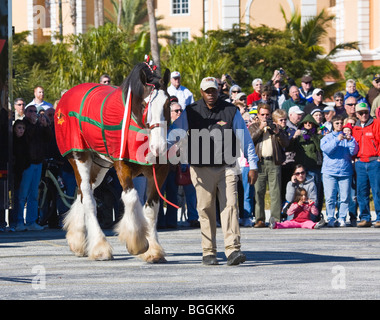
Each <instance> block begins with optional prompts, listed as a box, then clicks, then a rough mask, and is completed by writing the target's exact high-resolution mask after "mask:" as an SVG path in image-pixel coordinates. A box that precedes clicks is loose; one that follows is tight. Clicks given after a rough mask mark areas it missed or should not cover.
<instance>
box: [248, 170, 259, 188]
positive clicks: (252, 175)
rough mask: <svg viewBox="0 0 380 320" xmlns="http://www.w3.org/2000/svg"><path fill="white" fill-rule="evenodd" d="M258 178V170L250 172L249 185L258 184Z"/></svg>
mask: <svg viewBox="0 0 380 320" xmlns="http://www.w3.org/2000/svg"><path fill="white" fill-rule="evenodd" d="M257 176H258V173H257V170H249V171H248V182H249V184H251V185H252V184H255V183H256V180H257Z"/></svg>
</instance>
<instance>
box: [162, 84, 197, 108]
mask: <svg viewBox="0 0 380 320" xmlns="http://www.w3.org/2000/svg"><path fill="white" fill-rule="evenodd" d="M168 93H169V96H176V97H177V98H178V103H179V104H180V105H181V107H182V109H183V110H185V108H186V106H188V105H189V104H192V103H193V102H194V96H193V94H192V93H191V91H190V90H189V89H187V88H186V87H184V86H179V87H178V89H176V87H175V86H173V85H172V84H171V85H170V86H169V88H168Z"/></svg>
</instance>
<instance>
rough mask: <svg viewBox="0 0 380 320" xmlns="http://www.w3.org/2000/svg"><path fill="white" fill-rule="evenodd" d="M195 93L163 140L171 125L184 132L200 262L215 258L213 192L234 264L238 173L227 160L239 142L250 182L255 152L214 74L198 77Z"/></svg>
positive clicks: (241, 257)
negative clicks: (220, 92) (194, 198)
mask: <svg viewBox="0 0 380 320" xmlns="http://www.w3.org/2000/svg"><path fill="white" fill-rule="evenodd" d="M200 93H201V98H200V99H199V100H197V101H195V102H194V103H192V104H190V105H188V106H187V107H186V109H185V110H184V112H183V113H182V114H181V116H180V117H179V118H178V119H177V120H175V121H174V123H173V124H172V126H171V128H170V131H169V135H168V137H169V139H168V140H169V146H170V144H171V140H170V136H171V132H172V131H174V130H176V131H181V132H182V131H183V132H186V134H185V135H186V136H187V138H188V141H187V143H183V145H184V148H185V147H187V149H186V150H185V152H184V153H185V154H186V155H187V162H188V163H189V164H190V174H191V180H192V181H193V183H194V187H195V191H196V195H197V209H198V214H199V217H200V220H199V222H200V227H201V237H202V241H201V244H202V263H203V264H204V265H217V264H218V263H219V262H218V259H217V247H216V236H217V232H216V214H215V212H216V209H215V198H216V196H217V195H218V199H219V206H220V211H221V213H220V220H221V221H220V222H221V225H222V228H223V230H224V231H225V232H224V233H223V236H224V253H225V255H226V257H227V265H238V264H240V263H243V262H244V261H245V260H246V256H245V254H244V253H243V252H241V250H240V248H241V243H240V227H239V212H238V211H239V210H238V202H237V198H236V194H237V181H238V179H237V176H236V172H235V170H232V168H231V166H235V165H236V161H237V159H236V157H237V156H239V155H240V152H236V151H237V150H236V147H237V146H239V142H240V146H241V149H242V150H243V153H244V157H245V158H246V159H247V160H248V164H249V171H248V173H247V176H248V177H247V180H248V182H249V184H251V185H252V184H254V183H255V182H256V180H257V176H258V172H257V169H258V167H257V162H258V157H257V155H256V152H255V146H254V144H253V141H252V139H251V136H250V134H249V131H248V129H247V127H246V125H245V122H244V119H243V118H242V116H241V113H240V111H239V109H238V108H237V107H236V106H235V105H233V104H231V103H229V102H227V101H225V100H223V99H220V98H219V97H218V82H217V80H216V79H215V78H214V77H205V78H203V79H202V81H201V83H200ZM178 129H182V130H178ZM200 132H202V134H201V135H200ZM181 150H184V149H181ZM181 152H182V151H181ZM181 156H182V154H181Z"/></svg>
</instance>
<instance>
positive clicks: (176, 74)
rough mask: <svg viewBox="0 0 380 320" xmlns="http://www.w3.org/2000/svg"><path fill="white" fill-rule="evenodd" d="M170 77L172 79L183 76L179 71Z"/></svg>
mask: <svg viewBox="0 0 380 320" xmlns="http://www.w3.org/2000/svg"><path fill="white" fill-rule="evenodd" d="M170 77H171V78H180V77H181V74H180V73H179V72H178V71H173V72H172V73H171V74H170Z"/></svg>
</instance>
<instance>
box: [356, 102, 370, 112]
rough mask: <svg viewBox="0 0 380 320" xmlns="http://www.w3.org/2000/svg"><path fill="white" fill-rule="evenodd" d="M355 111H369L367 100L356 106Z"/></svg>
mask: <svg viewBox="0 0 380 320" xmlns="http://www.w3.org/2000/svg"><path fill="white" fill-rule="evenodd" d="M355 111H356V112H359V111H369V109H368V106H367V104H366V103H365V102H360V103H358V104H357V105H356V107H355Z"/></svg>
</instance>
